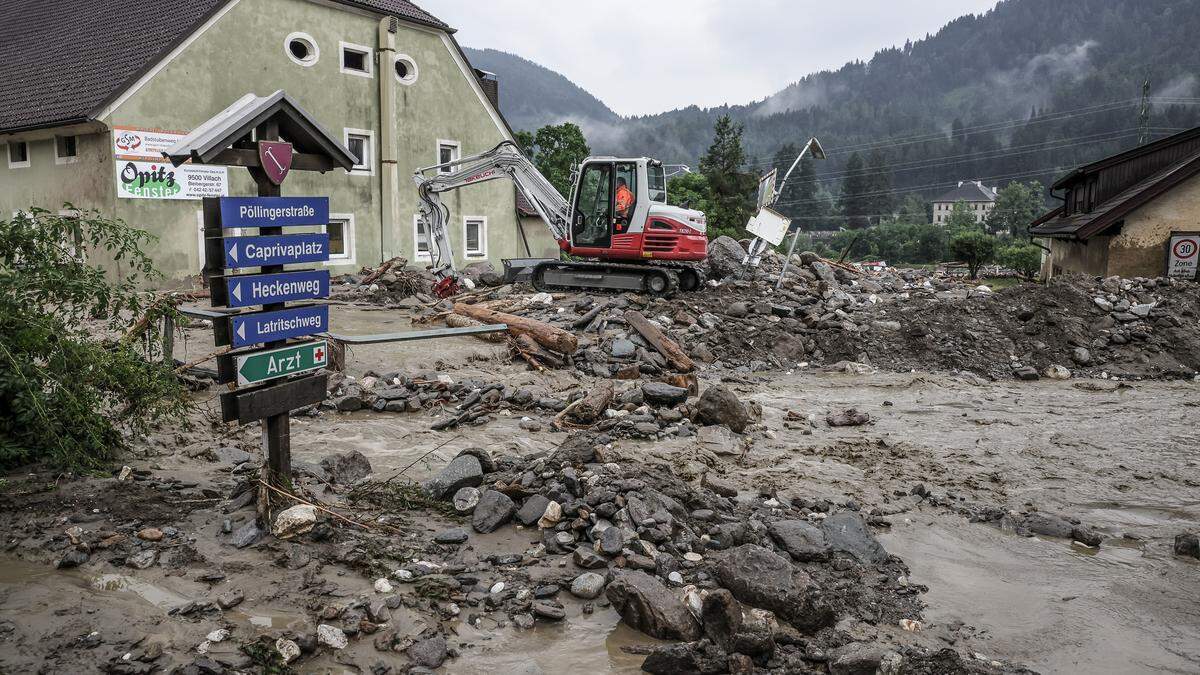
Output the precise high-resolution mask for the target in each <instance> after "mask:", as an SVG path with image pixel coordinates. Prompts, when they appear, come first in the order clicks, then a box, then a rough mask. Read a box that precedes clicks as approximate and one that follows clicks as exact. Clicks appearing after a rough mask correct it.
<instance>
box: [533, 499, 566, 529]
mask: <svg viewBox="0 0 1200 675" xmlns="http://www.w3.org/2000/svg"><path fill="white" fill-rule="evenodd" d="M561 520H562V505H561V504H559V503H558V502H550V503H549V504H547V505H546V510H545V512H543V513H542V517H541V518H538V522H537V526H538V527H540V528H542V529H543V530H548V529H550V528H552V527H554V526H555V525H557V524H558V523H559V521H561Z"/></svg>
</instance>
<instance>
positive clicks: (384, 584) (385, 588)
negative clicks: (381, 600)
mask: <svg viewBox="0 0 1200 675" xmlns="http://www.w3.org/2000/svg"><path fill="white" fill-rule="evenodd" d="M375 592H376V593H383V594H384V595H386V594H388V593H391V592H392V582H390V581H388V580H387V579H385V578H383V577H380V578H378V579H376V580H375Z"/></svg>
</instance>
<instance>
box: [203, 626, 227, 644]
mask: <svg viewBox="0 0 1200 675" xmlns="http://www.w3.org/2000/svg"><path fill="white" fill-rule="evenodd" d="M204 639H205V640H208V641H209V642H224V641H226V640H228V639H229V629H228V628H218V629H217V630H214V631H212V632H211V633H209V634H208V635H205V636H204Z"/></svg>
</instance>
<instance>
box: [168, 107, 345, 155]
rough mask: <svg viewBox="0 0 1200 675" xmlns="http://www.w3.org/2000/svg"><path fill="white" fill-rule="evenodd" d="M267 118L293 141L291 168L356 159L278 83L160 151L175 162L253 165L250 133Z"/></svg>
mask: <svg viewBox="0 0 1200 675" xmlns="http://www.w3.org/2000/svg"><path fill="white" fill-rule="evenodd" d="M268 122H273V123H275V124H277V125H278V128H279V136H280V137H281V138H282V139H283V140H286V141H288V142H289V143H291V144H292V148H293V150H294V152H295V153H296V155H295V157H294V159H293V162H292V167H293V168H294V169H297V170H300V171H320V172H322V173H324V172H326V171H329V170H331V169H336V168H338V167H341V168H343V169H345V170H346V171H349V170H350V169H352V168H353V167H354V165H355V164H356V163H357V160H356V158H355V157H354V155H352V154H350V151H349V150H347V149H346V148H345V147H344V146H343V145H342V144H341V142H340V141H338V140H337V139H336V138H334V137H333V136H332V135H330V134H329V132H328V131H325V128H324V127H322V126H321V125H320V123H318V122H317V121H316V120H315V119H313V117H312V115H310V114H308V111H306V110H304V108H301V107H300V105H299V104H298V103H296V101H295V99H293V98H292V97H291V96H288V95H287V93H286V92H284V91H283V90H282V89H280V90H279V91H276V92H275V93H274V94H271V95H270V96H258V95H256V94H253V93H251V94H246V95H245V96H243V97H241V98H239V99H238V100H237V101H235V102H234V103H233V105H231V106H229V107H228V108H226V109H224V110H222V111H221V112H219V113H217V114H216V115H214V116H213V117H212V118H210V119H209V120H208V121H207V122H205V123H203V124H201V125H200V126H199V127H196V129H195V130H194V131H192V133H190V134H188V135H187V136H186V137H184V138H183V139H181V140H180V141H179V142H178V143H176V144H175V146H174V147H172V148H171V149H170V150H168V151H166V152H164V153H163V155H164V156H166V157H167V158H168V159H170V160H171V163H172V164H173V165H175V166H179V165H180V164H183V163H184V162H186V161H188V160H191V161H192V162H193V163H195V164H223V165H227V166H247V167H249V166H257V162H258V159H257V151H256V150H255V147H254V144H253V143H252V142H251V135H250V134H251V132H252V131H254V129H256V128H257V127H259V126H260V125H262V124H264V123H268Z"/></svg>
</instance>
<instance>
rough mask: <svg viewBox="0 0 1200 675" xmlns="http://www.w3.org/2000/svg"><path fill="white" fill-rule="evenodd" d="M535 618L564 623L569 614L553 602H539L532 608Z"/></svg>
mask: <svg viewBox="0 0 1200 675" xmlns="http://www.w3.org/2000/svg"><path fill="white" fill-rule="evenodd" d="M530 609H531V611H533V615H534V616H538V617H541V618H543V619H546V620H548V621H562V620H563V619H565V618H567V612H566V610H564V609H563V608H562V607H560V606H558V605H557V604H555V603H553V602H547V601H545V600H539V601H537V602H535V603H533V606H532V607H531V608H530Z"/></svg>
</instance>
